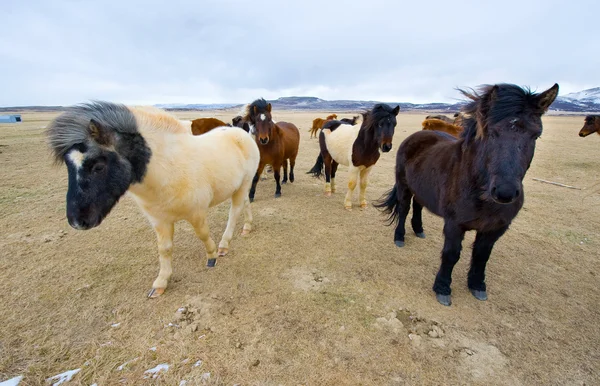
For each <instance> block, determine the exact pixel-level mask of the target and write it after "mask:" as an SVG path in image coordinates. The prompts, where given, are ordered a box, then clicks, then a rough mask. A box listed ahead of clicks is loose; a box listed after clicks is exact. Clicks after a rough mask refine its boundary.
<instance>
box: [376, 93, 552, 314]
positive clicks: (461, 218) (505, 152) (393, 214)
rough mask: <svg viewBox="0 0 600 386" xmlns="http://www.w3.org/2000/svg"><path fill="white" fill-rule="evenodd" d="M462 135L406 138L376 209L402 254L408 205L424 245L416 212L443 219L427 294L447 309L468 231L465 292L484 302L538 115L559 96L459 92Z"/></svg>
mask: <svg viewBox="0 0 600 386" xmlns="http://www.w3.org/2000/svg"><path fill="white" fill-rule="evenodd" d="M461 92H462V93H463V94H464V95H465V96H466V97H468V98H469V99H471V100H472V101H471V102H470V103H469V104H468V105H466V106H465V107H464V112H465V113H466V114H464V115H463V118H464V119H465V120H464V127H465V130H464V132H463V133H462V135H461V137H460V138H458V139H456V138H454V137H452V136H450V135H448V134H446V133H441V132H437V131H420V132H417V133H414V134H412V135H410V136H408V137H407V138H406V139H405V140H404V141H403V142H402V144H401V145H400V148H399V149H398V153H397V155H396V182H395V185H394V187H393V188H392V189H391V190H390V191H389V192H388V193H387V194H386V195H385V196H383V197H382V198H381V199H380V201H379V202H378V203H377V204H375V206H376V207H378V208H380V209H382V210H383V211H384V212H386V213H388V214H389V215H390V217H389V220H390V225H391V224H393V223H394V222H395V223H396V230H395V232H394V241H395V243H396V245H397V246H398V247H402V246H404V235H405V228H404V223H405V221H406V217H407V215H408V211H409V208H410V202H411V198H412V206H413V216H412V220H411V225H412V229H413V231H414V232H415V234H416V235H417V237H420V238H424V237H425V233H424V232H423V222H422V218H421V212H422V208H423V207H425V208H427V209H428V210H430V211H431V212H433V213H434V214H436V215H438V216H441V217H443V218H444V237H445V241H444V248H443V250H442V263H441V266H440V269H439V271H438V273H437V276H436V278H435V283H434V285H433V290H434V291H435V293H436V298H437V300H438V301H439V302H440V303H441V304H443V305H446V306H449V305H450V304H451V297H450V293H451V290H450V284H451V283H452V269H453V268H454V265H455V264H456V263H457V262H458V259H459V258H460V252H461V248H462V247H461V245H462V240H463V238H464V235H465V232H466V231H468V230H475V231H476V232H477V235H476V237H475V243H474V244H473V255H472V259H471V268H470V270H469V275H468V287H469V289H470V291H471V293H472V294H473V296H475V298H477V299H479V300H487V290H486V284H485V266H486V263H487V261H488V259H489V257H490V253H491V251H492V248H493V246H494V243H495V242H496V241H497V240H498V239H499V238H500V237H501V236H502V235H503V234H504V232H506V230H507V229H508V227H509V225H510V223H511V222H512V220H513V219H514V218H515V216H516V215H517V213H519V210H520V209H521V207H522V206H523V200H524V194H523V178H524V177H525V173H526V172H527V170H528V169H529V166H530V164H531V160H532V159H533V154H534V150H535V142H536V139H537V138H538V137H539V136H540V135H541V134H542V120H541V117H542V115H543V114H544V113H545V112H546V111H547V109H548V107H549V106H550V104H552V102H553V101H554V99H555V98H556V96H557V95H558V84H555V85H554V86H552V87H551V88H550V89H548V90H546V91H544V92H542V93H540V94H534V93H532V92H530V91H528V90H524V89H522V88H521V87H518V86H515V85H511V84H499V85H494V86H485V87H483V88H482V89H481V91H480V93H476V92H473V93H468V92H466V91H461Z"/></svg>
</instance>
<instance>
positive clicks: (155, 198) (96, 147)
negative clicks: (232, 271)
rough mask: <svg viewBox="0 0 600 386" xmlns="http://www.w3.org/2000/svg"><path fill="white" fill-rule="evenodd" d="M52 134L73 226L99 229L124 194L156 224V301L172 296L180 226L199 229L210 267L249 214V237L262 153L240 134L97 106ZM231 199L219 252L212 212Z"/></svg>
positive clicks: (148, 111) (56, 125)
mask: <svg viewBox="0 0 600 386" xmlns="http://www.w3.org/2000/svg"><path fill="white" fill-rule="evenodd" d="M47 135H48V139H49V143H50V147H51V148H52V151H53V153H54V157H55V159H56V161H57V162H64V163H66V165H67V171H68V173H69V179H68V184H69V185H68V190H67V205H66V206H67V220H68V222H69V224H70V225H71V226H72V227H73V228H75V229H80V230H85V229H91V228H94V227H96V226H99V225H100V223H101V222H102V221H103V220H104V218H105V217H106V216H107V215H108V214H109V213H110V211H111V209H112V208H113V207H114V206H115V205H116V204H117V202H118V201H119V199H120V198H121V197H122V196H123V195H124V194H125V193H129V194H130V195H131V197H132V198H133V199H134V201H135V202H136V203H137V205H138V207H139V208H140V210H141V211H142V212H143V213H144V214H145V215H146V217H147V218H148V220H149V222H150V224H152V227H153V228H154V231H155V232H156V237H157V241H158V255H159V261H160V270H159V273H158V277H157V278H156V280H155V281H154V283H153V284H152V290H151V291H150V293H149V294H148V296H149V297H152V298H154V297H157V296H159V295H161V294H162V293H163V292H164V291H165V289H166V288H167V284H168V281H169V278H170V277H171V274H172V272H173V268H172V265H171V260H172V256H173V232H174V225H175V223H176V222H178V221H179V220H186V221H188V222H190V223H191V224H192V226H193V227H194V230H195V231H196V235H197V236H198V238H200V239H201V240H202V242H203V243H204V246H205V247H206V255H207V258H208V259H209V262H210V260H211V259H213V258H215V257H216V256H217V254H218V255H219V256H223V255H225V254H226V253H227V251H228V249H229V242H230V241H231V239H232V237H233V232H234V229H235V227H236V221H237V219H238V217H239V216H240V214H241V213H242V212H243V213H244V218H245V221H244V227H243V231H242V234H246V233H248V232H249V231H250V230H251V228H252V212H251V209H250V201H249V200H248V192H249V191H250V187H251V185H252V178H253V177H254V175H255V174H256V168H257V167H258V163H259V158H260V153H259V151H258V147H257V146H256V143H255V142H254V140H253V139H252V138H251V137H250V136H249V135H248V134H246V133H244V132H243V131H241V130H239V129H237V128H229V127H221V128H219V129H217V130H212V131H211V132H209V133H206V134H204V135H200V136H197V137H196V136H192V134H191V133H190V129H189V126H187V125H186V124H184V123H182V122H181V121H180V120H178V119H177V118H175V117H174V116H172V115H170V114H168V113H166V112H165V111H162V110H159V109H153V108H134V107H129V106H124V105H121V104H115V103H110V102H94V103H89V104H83V105H78V106H75V107H72V108H69V110H67V112H65V113H63V114H61V115H60V116H58V117H57V118H55V119H54V120H53V121H52V122H50V124H49V125H48V129H47ZM228 200H231V207H230V209H229V219H228V221H227V227H226V228H225V232H224V233H223V237H222V238H221V242H220V243H219V247H218V249H217V246H216V245H215V242H214V241H213V239H212V237H211V236H210V232H209V229H208V222H207V215H208V210H209V208H210V207H213V206H216V205H218V204H220V203H222V202H224V201H228Z"/></svg>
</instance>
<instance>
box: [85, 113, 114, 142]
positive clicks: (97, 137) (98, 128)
mask: <svg viewBox="0 0 600 386" xmlns="http://www.w3.org/2000/svg"><path fill="white" fill-rule="evenodd" d="M88 133H89V134H90V137H92V139H93V140H94V141H96V142H97V143H99V144H100V145H111V144H112V142H113V137H112V134H111V133H110V132H109V131H108V130H107V129H106V128H105V127H104V126H102V125H101V124H100V122H98V121H96V120H95V119H90V123H89V124H88Z"/></svg>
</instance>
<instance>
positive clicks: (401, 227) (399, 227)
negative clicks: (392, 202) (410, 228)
mask: <svg viewBox="0 0 600 386" xmlns="http://www.w3.org/2000/svg"><path fill="white" fill-rule="evenodd" d="M396 189H397V190H396V195H397V205H398V207H397V209H396V211H397V213H398V223H397V224H396V229H395V230H394V244H396V246H397V247H403V246H404V235H405V234H406V228H405V224H406V216H408V211H409V210H410V199H411V197H412V193H411V192H410V190H409V189H408V188H406V187H404V186H403V185H402V184H400V183H398V184H397V185H396Z"/></svg>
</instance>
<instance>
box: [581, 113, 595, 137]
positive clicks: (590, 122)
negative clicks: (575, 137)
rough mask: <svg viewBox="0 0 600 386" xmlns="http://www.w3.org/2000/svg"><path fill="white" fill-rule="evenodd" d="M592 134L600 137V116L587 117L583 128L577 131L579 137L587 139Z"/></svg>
mask: <svg viewBox="0 0 600 386" xmlns="http://www.w3.org/2000/svg"><path fill="white" fill-rule="evenodd" d="M593 133H597V134H598V135H600V115H588V116H587V117H585V121H584V124H583V127H582V128H581V130H579V136H580V137H587V136H588V135H590V134H593Z"/></svg>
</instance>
